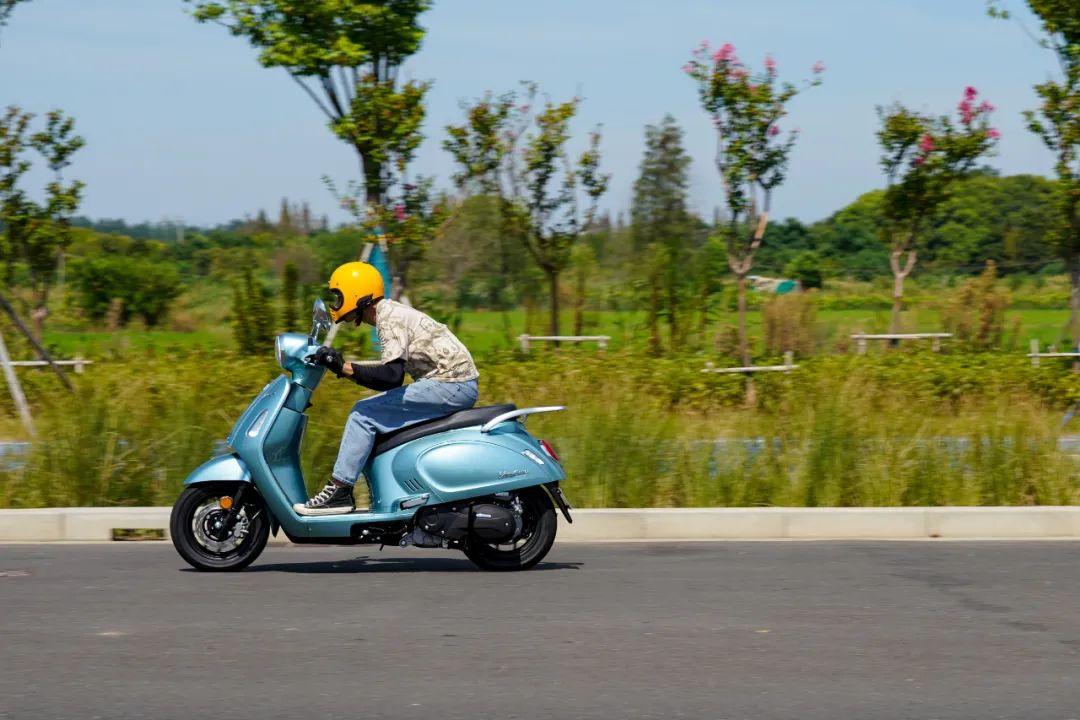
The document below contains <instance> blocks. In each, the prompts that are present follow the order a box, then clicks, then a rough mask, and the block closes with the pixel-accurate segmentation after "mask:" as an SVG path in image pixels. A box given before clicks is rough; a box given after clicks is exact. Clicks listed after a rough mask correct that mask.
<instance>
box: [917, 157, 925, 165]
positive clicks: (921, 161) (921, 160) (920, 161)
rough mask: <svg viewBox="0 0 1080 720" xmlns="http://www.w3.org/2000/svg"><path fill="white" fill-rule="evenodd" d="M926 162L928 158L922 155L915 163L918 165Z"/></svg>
mask: <svg viewBox="0 0 1080 720" xmlns="http://www.w3.org/2000/svg"><path fill="white" fill-rule="evenodd" d="M924 162H926V158H924V157H923V156H921V155H920V156H919V157H917V158H915V164H916V165H922V164H923V163H924Z"/></svg>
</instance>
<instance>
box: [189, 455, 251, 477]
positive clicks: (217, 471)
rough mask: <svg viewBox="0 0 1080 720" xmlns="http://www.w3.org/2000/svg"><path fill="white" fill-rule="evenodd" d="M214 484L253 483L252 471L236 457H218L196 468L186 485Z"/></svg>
mask: <svg viewBox="0 0 1080 720" xmlns="http://www.w3.org/2000/svg"><path fill="white" fill-rule="evenodd" d="M212 482H246V483H249V482H251V471H249V470H248V468H247V465H245V464H244V461H243V460H241V459H240V458H239V457H237V456H236V455H232V454H229V455H218V456H217V457H216V458H212V459H210V460H207V461H206V462H204V463H203V464H202V465H200V466H199V467H197V468H195V470H194V471H192V473H191V474H190V475H188V476H187V480H184V485H198V484H200V483H212Z"/></svg>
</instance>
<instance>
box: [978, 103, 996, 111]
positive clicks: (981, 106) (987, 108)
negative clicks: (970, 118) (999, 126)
mask: <svg viewBox="0 0 1080 720" xmlns="http://www.w3.org/2000/svg"><path fill="white" fill-rule="evenodd" d="M979 112H983V113H991V112H994V106H993V105H992V104H991V103H990V102H989V101H988V100H983V101H982V102H981V103H979Z"/></svg>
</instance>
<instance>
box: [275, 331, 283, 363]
mask: <svg viewBox="0 0 1080 720" xmlns="http://www.w3.org/2000/svg"><path fill="white" fill-rule="evenodd" d="M282 339H283V338H282V336H281V335H278V336H277V337H276V338H274V359H275V360H277V364H278V365H280V366H281V367H285V348H284V347H283V345H282V342H281V341H282Z"/></svg>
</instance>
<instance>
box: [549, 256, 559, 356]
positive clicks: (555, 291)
mask: <svg viewBox="0 0 1080 720" xmlns="http://www.w3.org/2000/svg"><path fill="white" fill-rule="evenodd" d="M547 276H548V287H549V288H550V290H551V334H552V335H558V334H559V271H558V270H548V271H547ZM556 345H558V343H556Z"/></svg>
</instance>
